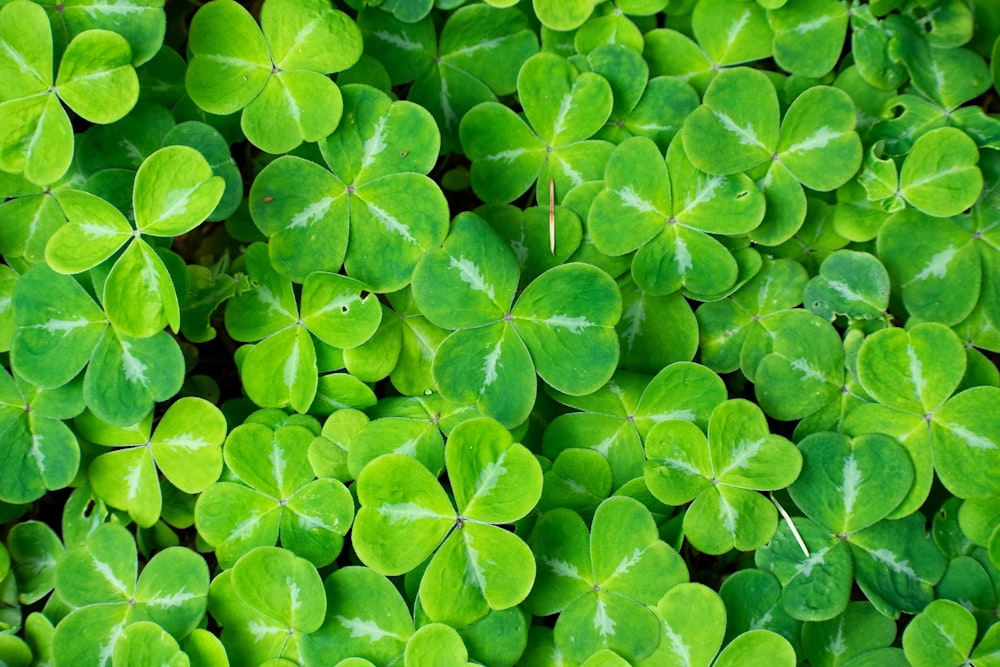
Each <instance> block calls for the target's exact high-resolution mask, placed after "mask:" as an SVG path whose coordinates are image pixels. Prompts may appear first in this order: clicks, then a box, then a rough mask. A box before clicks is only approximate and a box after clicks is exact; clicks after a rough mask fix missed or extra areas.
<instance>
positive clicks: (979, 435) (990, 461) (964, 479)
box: [931, 387, 1000, 498]
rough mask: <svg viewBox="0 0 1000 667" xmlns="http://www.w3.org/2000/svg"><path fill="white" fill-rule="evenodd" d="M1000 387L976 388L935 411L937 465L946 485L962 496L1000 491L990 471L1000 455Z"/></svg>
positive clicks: (935, 453)
mask: <svg viewBox="0 0 1000 667" xmlns="http://www.w3.org/2000/svg"><path fill="white" fill-rule="evenodd" d="M998 400H1000V389H997V388H996V387H973V388H972V389H967V390H965V391H963V392H961V393H959V394H957V395H956V396H955V397H953V398H951V399H950V400H948V401H947V402H946V403H945V404H944V405H943V406H942V407H941V408H940V409H939V410H937V411H936V412H935V413H934V417H933V419H932V421H931V429H932V434H933V438H934V468H935V470H937V474H938V477H939V478H940V479H941V482H942V483H943V484H944V485H945V487H946V488H947V489H948V490H949V491H951V492H952V493H954V494H955V495H956V496H958V497H959V498H975V497H982V496H991V495H997V494H998V493H1000V486H998V484H997V482H996V480H995V478H994V476H992V475H990V474H988V472H987V471H989V470H992V466H993V465H994V464H995V462H996V461H997V457H998V455H1000V430H998V429H1000V423H998V422H997V419H996V417H995V414H996V413H995V412H994V406H995V405H996V404H997V401H998Z"/></svg>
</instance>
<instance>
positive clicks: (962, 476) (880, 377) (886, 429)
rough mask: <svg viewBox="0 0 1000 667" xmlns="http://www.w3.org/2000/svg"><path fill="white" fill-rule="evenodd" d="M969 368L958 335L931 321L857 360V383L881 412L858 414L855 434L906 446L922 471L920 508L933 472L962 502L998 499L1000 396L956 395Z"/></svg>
mask: <svg viewBox="0 0 1000 667" xmlns="http://www.w3.org/2000/svg"><path fill="white" fill-rule="evenodd" d="M965 365H966V361H965V354H964V352H963V349H962V346H961V341H960V340H959V338H958V336H956V335H955V334H954V332H952V331H951V329H948V328H947V327H945V326H944V325H941V324H937V323H933V322H926V323H922V324H918V325H915V326H913V327H912V328H910V329H909V330H906V331H904V330H902V329H898V328H891V329H885V330H883V331H879V332H876V333H874V334H872V335H871V336H869V337H868V338H867V339H866V340H865V342H864V344H863V345H862V346H861V350H860V352H859V354H858V379H859V380H860V381H861V385H862V386H863V387H864V388H865V390H866V391H867V392H868V394H869V395H871V397H872V398H874V399H875V400H876V401H878V402H879V403H880V404H881V405H871V406H861V407H859V408H858V410H862V409H863V412H860V413H859V414H858V415H857V416H856V417H854V418H853V419H852V421H853V420H856V421H854V424H855V425H854V426H852V427H850V429H849V430H850V431H851V432H852V433H861V432H879V433H886V434H887V435H892V436H894V437H898V438H900V439H901V441H902V442H903V444H904V445H906V446H907V449H908V450H909V452H910V456H911V458H912V459H913V462H914V465H915V466H916V472H917V476H916V482H915V484H914V489H913V491H912V492H911V497H912V502H913V503H915V504H917V505H918V504H919V502H920V499H922V498H923V497H925V495H926V493H927V492H928V490H929V485H930V482H931V474H930V473H931V466H932V465H933V469H934V470H935V471H936V472H937V476H938V478H939V479H940V480H941V482H942V483H943V484H944V485H945V487H946V488H948V489H949V490H950V491H951V492H952V493H953V494H955V495H956V496H958V497H959V498H970V497H977V496H989V495H996V494H997V493H998V492H1000V489H998V487H997V483H996V480H995V479H993V478H992V477H991V476H990V475H989V474H988V473H987V471H988V470H989V469H990V467H991V466H992V465H995V464H994V460H995V458H996V457H997V451H998V449H1000V446H998V445H997V442H1000V435H998V434H997V432H996V424H995V419H994V417H993V415H994V414H995V413H994V411H993V408H992V406H994V405H996V402H997V401H998V400H1000V390H998V389H997V388H996V387H973V388H971V389H965V390H964V391H959V392H957V393H955V391H956V389H957V388H958V386H959V383H960V382H961V379H962V375H963V373H964V370H965ZM953 394H954V395H953ZM845 428H847V426H846V425H845ZM921 494H923V495H921Z"/></svg>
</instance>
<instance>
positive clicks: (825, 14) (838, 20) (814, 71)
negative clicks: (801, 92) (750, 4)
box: [767, 0, 849, 78]
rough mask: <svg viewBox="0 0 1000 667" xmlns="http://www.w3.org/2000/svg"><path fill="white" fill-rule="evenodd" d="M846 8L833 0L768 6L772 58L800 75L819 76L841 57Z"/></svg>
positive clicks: (846, 17)
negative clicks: (774, 7) (771, 34)
mask: <svg viewBox="0 0 1000 667" xmlns="http://www.w3.org/2000/svg"><path fill="white" fill-rule="evenodd" d="M848 16H849V12H848V9H847V7H846V6H845V5H844V3H842V2H837V1H836V0H805V1H800V2H791V3H786V4H785V5H782V6H781V7H779V8H776V9H769V10H768V12H767V21H768V24H769V25H770V26H771V29H772V30H773V31H774V42H773V48H774V61H775V62H776V63H778V65H779V66H781V68H782V69H784V70H787V71H789V72H792V73H793V74H798V75H800V76H809V77H816V78H819V77H822V76H823V75H824V74H827V73H828V72H830V70H832V69H833V68H834V66H835V65H836V64H837V61H838V60H839V59H840V52H841V50H842V49H843V47H844V37H845V35H846V32H847V20H848Z"/></svg>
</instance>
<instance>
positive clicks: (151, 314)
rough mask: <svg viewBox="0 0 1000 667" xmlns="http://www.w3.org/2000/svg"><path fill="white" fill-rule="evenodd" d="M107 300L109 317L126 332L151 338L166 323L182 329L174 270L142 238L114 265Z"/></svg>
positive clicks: (105, 296) (108, 281)
mask: <svg viewBox="0 0 1000 667" xmlns="http://www.w3.org/2000/svg"><path fill="white" fill-rule="evenodd" d="M103 300H104V308H105V311H106V312H107V314H108V319H109V320H111V324H112V325H113V326H114V327H115V329H116V330H117V331H119V332H121V333H122V334H125V335H128V336H134V337H136V338H147V337H149V336H152V335H153V334H155V333H156V332H158V331H161V330H162V329H163V327H164V325H169V326H170V327H171V328H172V329H173V330H174V331H177V330H178V329H180V324H181V321H180V320H181V313H180V304H179V303H178V301H177V292H176V290H175V288H174V283H173V281H172V280H171V277H170V273H169V272H168V271H167V267H166V265H165V264H164V263H163V260H162V259H161V258H160V255H159V254H158V253H157V252H156V251H155V250H153V248H152V246H150V245H149V244H148V243H146V242H145V241H143V240H142V239H137V240H135V241H134V242H133V243H131V244H130V245H129V246H128V248H127V249H126V250H125V252H124V253H122V255H121V256H120V257H119V258H118V260H117V261H116V262H115V263H114V266H112V268H111V271H110V273H108V277H107V280H106V281H105V283H104V295H103Z"/></svg>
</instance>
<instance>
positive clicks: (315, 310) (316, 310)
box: [301, 272, 382, 349]
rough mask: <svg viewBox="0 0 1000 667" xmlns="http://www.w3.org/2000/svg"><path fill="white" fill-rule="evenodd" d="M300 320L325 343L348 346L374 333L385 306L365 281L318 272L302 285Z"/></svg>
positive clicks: (355, 345) (359, 342) (355, 344)
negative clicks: (382, 307)
mask: <svg viewBox="0 0 1000 667" xmlns="http://www.w3.org/2000/svg"><path fill="white" fill-rule="evenodd" d="M301 319H302V323H303V324H304V325H305V326H306V328H307V329H309V331H310V332H311V333H313V334H314V335H315V336H316V337H317V338H319V339H320V340H322V341H323V342H324V343H326V344H327V345H332V346H334V347H339V348H345V349H346V348H352V347H357V346H358V345H361V344H362V343H364V342H365V341H367V340H368V339H369V338H371V337H372V336H373V335H374V334H375V331H376V329H378V325H379V322H381V320H382V309H381V307H380V306H379V303H378V299H376V298H375V297H374V296H372V294H371V292H370V291H369V290H368V289H367V287H366V286H365V285H364V283H361V282H359V281H357V280H353V279H351V278H348V277H346V276H341V275H338V274H336V273H321V272H315V273H312V274H310V275H309V277H307V278H306V280H305V284H304V285H303V286H302V317H301Z"/></svg>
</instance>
